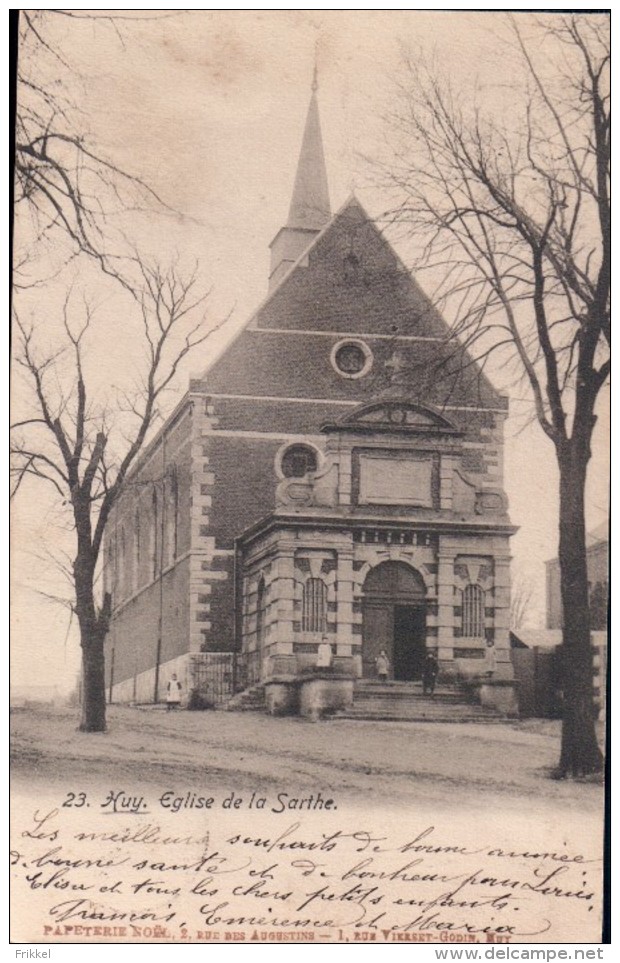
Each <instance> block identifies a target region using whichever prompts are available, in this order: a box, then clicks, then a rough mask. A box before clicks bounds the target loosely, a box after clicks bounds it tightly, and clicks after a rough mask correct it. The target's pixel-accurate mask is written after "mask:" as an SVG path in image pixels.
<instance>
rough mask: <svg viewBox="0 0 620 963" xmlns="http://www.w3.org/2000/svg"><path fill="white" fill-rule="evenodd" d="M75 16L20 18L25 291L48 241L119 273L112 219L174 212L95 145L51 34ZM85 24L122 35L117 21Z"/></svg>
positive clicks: (20, 269)
mask: <svg viewBox="0 0 620 963" xmlns="http://www.w3.org/2000/svg"><path fill="white" fill-rule="evenodd" d="M67 16H73V13H72V12H70V11H28V10H23V11H21V12H20V55H19V61H18V75H17V111H16V134H15V140H16V144H15V201H16V205H17V215H18V216H19V215H20V213H21V209H22V208H27V210H28V214H29V216H30V220H31V223H32V228H31V231H30V232H27V234H26V238H27V239H26V241H25V242H24V243H25V247H26V250H25V251H24V252H21V253H18V255H17V257H16V263H15V265H14V268H15V283H16V285H17V286H19V285H22V284H23V285H29V284H31V283H33V282H32V278H31V277H30V275H29V273H28V271H27V270H26V269H27V268H29V267H30V268H31V267H32V254H33V248H34V247H35V246H36V244H37V243H40V242H41V240H44V239H47V240H53V239H54V238H57V239H59V240H62V241H63V246H64V247H65V248H66V251H67V253H66V260H69V259H70V258H71V257H74V256H75V255H76V254H78V253H82V254H86V255H88V256H89V257H91V258H93V259H95V261H97V262H98V263H99V265H100V267H101V268H102V269H103V270H104V271H105V272H109V273H116V274H118V266H117V258H118V251H117V250H115V247H114V245H112V244H111V235H112V225H111V221H110V219H111V217H112V216H113V215H115V214H123V213H125V212H127V211H128V210H139V209H149V210H153V209H155V210H159V211H160V212H163V211H164V210H165V209H166V206H165V205H164V203H163V202H162V201H161V199H160V198H159V197H158V196H157V194H156V193H155V191H153V190H152V189H151V188H150V187H149V186H148V185H147V184H146V183H145V182H144V181H143V180H142V179H141V178H140V177H138V176H136V174H135V173H131V172H128V171H125V170H123V169H122V168H121V167H119V166H118V165H117V164H115V163H114V162H113V161H111V160H110V159H109V158H107V157H106V156H105V155H104V153H102V152H101V151H100V150H98V149H96V148H95V147H94V146H93V144H92V143H91V140H90V138H89V134H88V128H87V118H85V117H84V116H83V115H82V113H81V111H80V110H79V108H78V107H77V105H76V103H75V102H74V99H73V97H72V94H71V91H72V90H73V89H75V87H76V85H79V83H80V82H81V78H80V77H79V75H78V73H77V71H76V70H75V68H74V67H73V65H72V64H71V63H70V61H69V59H68V54H67V53H66V51H65V49H64V47H63V46H61V45H60V44H59V43H58V42H56V40H55V39H54V36H55V34H54V30H53V29H50V27H54V26H55V25H57V22H58V20H59V19H61V18H66V17H67ZM83 18H90V19H91V20H94V21H102V23H103V24H104V25H105V24H111V25H112V26H114V28H115V29H116V30H118V27H117V26H116V25H115V17H99V16H96V15H92V14H84V15H83ZM83 18H82V19H83ZM55 21H56V23H55ZM102 29H103V28H102ZM119 36H121V37H122V35H120V34H119ZM67 242H68V243H67Z"/></svg>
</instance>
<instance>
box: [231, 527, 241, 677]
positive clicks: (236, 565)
mask: <svg viewBox="0 0 620 963" xmlns="http://www.w3.org/2000/svg"><path fill="white" fill-rule="evenodd" d="M233 547H234V556H233V605H234V612H233V625H234V642H235V650H234V653H233V679H232V685H233V693H235V692H236V691H237V679H238V661H239V656H240V654H241V647H242V643H243V639H242V631H241V629H242V625H243V610H242V605H243V579H242V578H241V571H240V567H241V552H240V550H239V544H238V539H236V538H235V539H234V542H233Z"/></svg>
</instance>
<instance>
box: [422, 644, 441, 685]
mask: <svg viewBox="0 0 620 963" xmlns="http://www.w3.org/2000/svg"><path fill="white" fill-rule="evenodd" d="M438 675H439V663H438V662H437V658H436V656H435V653H434V652H427V653H426V657H425V659H424V667H423V669H422V691H423V692H424V695H434V693H435V685H436V684H437V676H438Z"/></svg>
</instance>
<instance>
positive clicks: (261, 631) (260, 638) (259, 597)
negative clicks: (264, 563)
mask: <svg viewBox="0 0 620 963" xmlns="http://www.w3.org/2000/svg"><path fill="white" fill-rule="evenodd" d="M256 641H257V643H258V646H259V648H260V647H261V646H262V644H263V642H264V641H265V579H264V578H263V577H262V576H261V579H260V582H259V583H258V589H257V590H256Z"/></svg>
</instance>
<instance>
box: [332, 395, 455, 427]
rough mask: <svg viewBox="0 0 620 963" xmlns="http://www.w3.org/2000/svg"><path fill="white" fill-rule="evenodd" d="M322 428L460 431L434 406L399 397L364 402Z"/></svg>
mask: <svg viewBox="0 0 620 963" xmlns="http://www.w3.org/2000/svg"><path fill="white" fill-rule="evenodd" d="M322 430H323V431H329V430H340V431H343V430H345V431H347V430H348V431H356V430H357V431H368V430H373V431H399V432H400V431H407V432H411V433H415V432H432V433H441V434H455V435H456V434H460V432H459V431H458V430H457V429H456V428H455V427H454V425H453V424H451V422H449V421H448V419H447V418H446V417H445V416H444V415H442V414H439V412H437V411H435V410H434V409H432V408H428V407H426V406H423V405H419V404H416V403H414V402H411V401H398V400H390V401H379V402H374V403H373V404H369V405H363V406H362V407H360V408H356V409H355V411H353V412H352V413H351V414H350V415H347V416H346V417H345V418H342V419H341V420H340V421H339V422H338V423H337V424H330V425H324V426H323V428H322Z"/></svg>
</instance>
